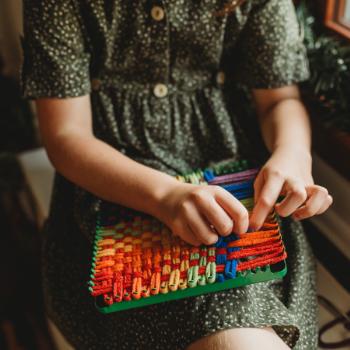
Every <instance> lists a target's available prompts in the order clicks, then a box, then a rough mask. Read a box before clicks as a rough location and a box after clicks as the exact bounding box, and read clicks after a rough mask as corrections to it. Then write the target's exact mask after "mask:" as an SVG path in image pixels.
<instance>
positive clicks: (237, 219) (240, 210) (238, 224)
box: [214, 186, 249, 233]
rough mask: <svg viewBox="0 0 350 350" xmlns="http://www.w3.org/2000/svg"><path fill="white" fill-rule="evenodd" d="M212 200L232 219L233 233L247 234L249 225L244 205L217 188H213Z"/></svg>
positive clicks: (220, 188)
mask: <svg viewBox="0 0 350 350" xmlns="http://www.w3.org/2000/svg"><path fill="white" fill-rule="evenodd" d="M214 198H215V200H216V201H217V203H218V204H219V205H220V206H221V207H222V208H223V209H224V210H225V211H226V213H227V214H228V215H229V217H230V218H232V219H233V232H235V233H245V232H247V230H248V225H249V214H248V211H247V209H246V208H245V207H244V205H243V204H242V203H241V202H240V201H239V200H238V199H236V198H235V197H234V196H233V195H232V194H231V193H230V192H228V191H226V190H225V189H224V188H222V187H219V186H217V187H216V188H215V193H214Z"/></svg>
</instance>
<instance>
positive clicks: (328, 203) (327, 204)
mask: <svg viewBox="0 0 350 350" xmlns="http://www.w3.org/2000/svg"><path fill="white" fill-rule="evenodd" d="M332 203H333V197H332V196H331V195H328V196H327V199H326V201H325V203H324V204H323V206H322V207H321V208H320V209H319V210H318V212H317V213H316V215H320V214H323V213H324V212H325V211H326V210H327V209H328V208H329V207H330V206H331V205H332Z"/></svg>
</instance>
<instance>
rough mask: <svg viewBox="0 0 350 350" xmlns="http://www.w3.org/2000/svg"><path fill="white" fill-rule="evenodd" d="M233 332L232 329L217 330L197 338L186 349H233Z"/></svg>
mask: <svg viewBox="0 0 350 350" xmlns="http://www.w3.org/2000/svg"><path fill="white" fill-rule="evenodd" d="M233 332H234V330H233V329H226V330H222V331H217V332H215V333H212V334H210V335H207V336H205V337H203V338H200V339H197V340H196V341H194V342H193V343H191V344H190V345H189V346H188V347H187V348H186V350H234V349H236V347H234V346H235V345H234V339H233V337H232V333H233ZM237 349H238V348H237Z"/></svg>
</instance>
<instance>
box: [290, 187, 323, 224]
mask: <svg viewBox="0 0 350 350" xmlns="http://www.w3.org/2000/svg"><path fill="white" fill-rule="evenodd" d="M306 190H307V194H308V196H309V199H308V200H307V201H306V202H305V205H303V206H302V207H300V208H299V209H297V210H296V211H295V213H294V214H293V218H294V219H296V220H302V219H306V218H309V217H311V216H313V215H316V214H317V213H318V211H320V210H321V208H322V207H323V205H324V203H325V202H326V201H328V199H327V198H328V191H327V190H326V189H325V188H324V187H321V186H309V187H308V188H307V189H306Z"/></svg>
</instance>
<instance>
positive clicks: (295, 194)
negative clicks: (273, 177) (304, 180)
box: [275, 181, 307, 216]
mask: <svg viewBox="0 0 350 350" xmlns="http://www.w3.org/2000/svg"><path fill="white" fill-rule="evenodd" d="M285 187H286V191H287V192H286V193H287V195H286V197H285V198H284V199H283V200H282V202H279V203H277V204H276V205H275V209H276V212H277V213H278V214H279V215H280V216H288V215H291V214H292V213H294V212H295V211H296V210H297V209H298V208H299V207H300V206H301V205H302V204H303V203H304V202H305V201H306V199H307V192H306V189H305V187H304V186H303V185H302V184H301V183H299V182H297V181H289V182H288V181H287V182H286V184H285Z"/></svg>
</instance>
